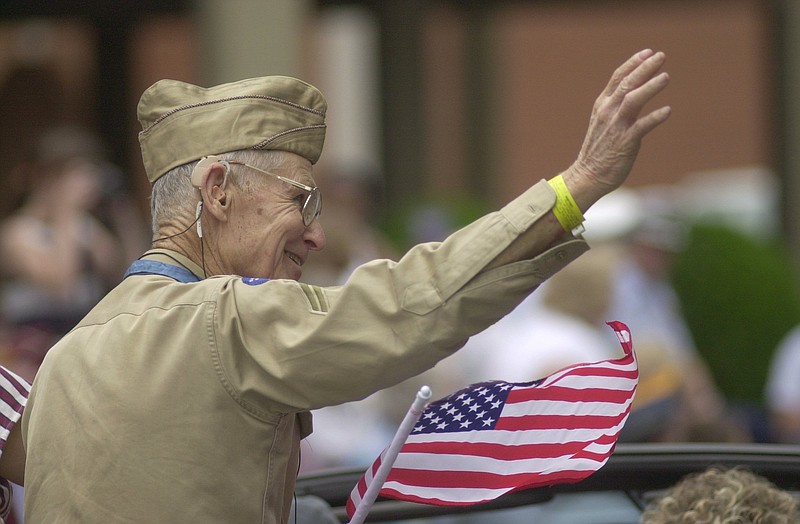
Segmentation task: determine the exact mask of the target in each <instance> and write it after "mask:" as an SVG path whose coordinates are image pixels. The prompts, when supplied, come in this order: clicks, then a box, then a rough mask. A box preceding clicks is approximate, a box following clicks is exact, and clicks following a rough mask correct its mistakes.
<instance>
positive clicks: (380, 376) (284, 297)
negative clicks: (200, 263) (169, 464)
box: [212, 182, 588, 411]
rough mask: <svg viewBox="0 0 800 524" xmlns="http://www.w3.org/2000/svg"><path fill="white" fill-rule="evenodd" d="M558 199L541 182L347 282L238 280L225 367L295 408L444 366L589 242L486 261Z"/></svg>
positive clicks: (224, 321) (251, 399)
mask: <svg viewBox="0 0 800 524" xmlns="http://www.w3.org/2000/svg"><path fill="white" fill-rule="evenodd" d="M554 202H555V196H554V194H553V192H552V190H551V189H550V187H549V185H548V184H547V183H546V182H541V183H539V184H537V185H535V186H533V187H532V188H531V189H529V190H528V191H527V192H525V193H524V194H523V195H521V196H520V197H518V198H517V199H515V200H514V201H512V202H511V203H510V204H508V205H507V206H505V207H504V208H503V209H501V210H500V211H497V212H494V213H490V214H488V215H486V216H484V217H483V218H481V219H479V220H477V221H476V222H474V223H472V224H470V225H468V226H467V227H465V228H463V229H461V230H459V231H457V232H455V233H453V234H452V235H451V236H449V237H448V238H447V239H445V240H444V241H443V242H435V243H427V244H420V245H418V246H415V247H414V248H412V249H411V250H409V252H408V253H407V254H406V255H405V256H404V257H403V258H402V259H400V260H399V261H398V262H393V261H389V260H376V261H373V262H369V263H367V264H364V265H362V266H360V267H359V268H357V269H356V270H355V271H354V272H353V274H352V276H351V278H350V279H349V280H348V281H347V283H346V284H345V285H343V286H339V287H328V288H322V287H317V286H311V285H308V284H302V283H298V282H295V281H291V280H272V281H267V282H265V283H262V284H259V285H250V284H248V283H247V282H246V281H245V280H244V279H230V280H228V281H227V283H226V285H224V286H223V287H222V289H221V291H220V295H219V299H218V307H217V311H216V314H215V316H214V325H213V326H212V329H213V330H214V332H215V337H214V339H215V340H216V346H217V347H216V352H217V358H218V360H219V366H218V368H219V370H218V372H219V373H221V375H222V379H223V380H224V381H225V382H226V384H227V387H229V388H230V389H231V390H232V391H234V395H235V396H236V397H238V398H237V401H239V402H242V403H246V404H247V405H248V408H249V409H253V408H254V407H255V408H258V409H264V408H266V409H269V410H270V411H295V410H298V409H316V408H320V407H324V406H330V405H336V404H340V403H343V402H348V401H352V400H358V399H361V398H364V397H366V396H368V395H370V394H372V393H374V392H376V391H378V390H380V389H383V388H386V387H389V386H392V385H394V384H396V383H398V382H400V381H402V380H405V379H407V378H409V377H412V376H414V375H416V374H419V373H421V372H423V371H425V370H427V369H429V368H431V367H433V366H434V365H435V364H436V363H437V362H438V361H440V360H441V359H443V358H445V357H447V356H448V355H450V354H452V353H453V352H455V351H456V350H458V349H459V348H460V347H461V346H463V345H464V343H465V342H466V340H467V339H468V338H469V337H470V336H472V335H474V334H476V333H478V332H480V331H482V330H484V329H485V328H486V327H488V326H489V325H491V324H493V323H494V322H496V321H497V320H499V319H500V318H502V317H503V316H504V315H506V314H507V313H508V312H510V311H511V310H512V309H514V307H516V306H517V305H518V304H519V303H520V302H521V301H522V300H523V299H524V298H525V297H526V296H528V295H529V294H530V293H531V292H532V291H533V290H534V289H536V287H537V286H538V285H539V284H541V283H542V282H543V281H544V280H546V279H547V278H548V277H550V276H551V275H553V274H554V273H556V272H557V271H558V270H559V269H561V268H562V267H564V266H565V265H566V264H568V263H569V262H570V261H572V260H574V259H575V258H577V257H578V256H579V255H580V254H581V253H583V252H584V251H586V250H587V249H588V246H587V245H586V243H585V242H584V241H583V240H581V239H575V238H572V237H566V238H565V239H563V240H562V241H560V242H558V243H556V244H555V245H553V246H551V247H550V248H549V249H547V250H546V251H545V252H543V253H541V254H540V255H538V256H536V257H535V258H533V259H529V260H521V261H518V262H514V263H512V264H508V265H505V266H500V267H496V268H493V269H491V270H487V269H486V267H487V265H488V264H489V263H490V262H491V261H492V260H493V259H494V258H495V257H496V256H497V255H498V254H499V253H500V252H502V251H503V250H504V249H505V248H506V247H507V246H508V245H510V244H511V243H512V242H514V241H515V239H517V237H518V236H519V235H520V234H521V233H522V232H523V231H525V230H526V229H528V228H529V227H530V226H531V225H532V224H533V223H534V222H536V221H537V220H538V219H540V218H541V217H542V216H543V215H544V214H546V213H547V212H548V211H549V210H550V209H551V207H552V206H553V204H554Z"/></svg>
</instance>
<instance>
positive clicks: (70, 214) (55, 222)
mask: <svg viewBox="0 0 800 524" xmlns="http://www.w3.org/2000/svg"><path fill="white" fill-rule="evenodd" d="M23 169H24V170H25V171H26V174H27V180H29V190H28V192H27V194H26V196H25V199H24V201H23V202H22V205H21V206H20V207H19V208H18V209H17V210H16V211H15V212H14V213H12V214H11V215H10V216H9V217H8V218H6V219H5V220H4V221H3V223H2V224H0V253H2V265H1V266H0V269H2V276H3V285H2V292H1V293H0V311H1V312H2V317H3V319H4V320H5V321H6V322H7V323H8V324H9V328H10V330H11V332H10V339H11V340H10V344H11V358H12V359H13V362H11V363H10V364H11V365H12V366H13V367H14V368H15V369H17V370H19V373H20V374H21V375H22V376H23V377H25V378H27V379H28V380H31V379H32V378H33V374H34V373H35V371H36V369H37V368H38V365H39V363H40V362H41V359H42V358H43V357H44V354H45V352H46V351H47V349H48V348H49V347H50V346H51V345H52V344H53V342H55V340H56V339H57V338H58V337H60V336H61V335H63V334H64V333H66V332H67V331H68V330H69V329H71V328H72V326H73V325H74V324H75V323H76V322H77V321H78V320H80V319H81V318H82V317H83V316H84V315H85V314H86V312H87V311H88V310H89V309H90V308H91V307H92V306H93V305H94V304H95V303H96V302H97V300H98V299H99V298H100V297H102V296H103V294H104V293H106V292H107V290H108V289H109V288H110V287H111V286H112V285H114V284H115V283H116V282H118V281H119V280H120V279H121V277H122V273H123V271H124V270H125V267H126V265H127V263H128V262H129V255H127V253H128V252H133V250H134V249H136V251H135V252H137V253H138V252H141V248H142V245H146V242H147V240H148V239H147V238H146V237H145V236H142V232H143V231H145V229H144V227H145V224H143V223H142V221H141V220H140V219H138V218H137V217H136V216H135V215H134V214H132V209H131V208H125V207H124V206H120V202H121V200H120V198H119V196H118V195H119V194H120V193H119V191H118V190H115V191H113V192H110V191H109V189H110V188H113V187H114V185H115V184H118V177H119V176H120V175H119V173H118V172H117V171H115V170H113V169H111V168H110V165H109V164H108V163H106V162H105V161H104V160H103V151H102V147H101V145H100V142H99V140H98V139H97V138H96V137H95V136H93V135H92V134H90V133H87V132H85V131H83V130H82V129H73V128H57V129H53V130H51V131H49V132H48V133H46V134H45V135H44V136H43V137H42V139H41V140H40V142H39V144H38V147H37V150H36V154H35V157H34V160H33V161H32V162H30V163H29V164H26V165H24V167H23ZM112 195H113V198H111V197H112ZM120 212H122V216H120V214H119V213H120ZM100 216H102V217H103V219H104V220H109V221H110V222H109V225H106V224H104V222H103V221H102V220H101V219H100ZM111 227H115V228H117V229H114V230H112V229H111ZM134 244H135V245H134Z"/></svg>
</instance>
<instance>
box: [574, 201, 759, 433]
mask: <svg viewBox="0 0 800 524" xmlns="http://www.w3.org/2000/svg"><path fill="white" fill-rule="evenodd" d="M632 195H633V198H636V199H638V205H636V206H635V207H631V210H633V211H634V215H633V216H632V218H631V220H630V222H629V224H630V230H629V231H627V232H623V234H622V235H620V237H621V238H620V240H621V242H622V244H623V245H624V246H625V255H624V256H623V257H621V258H620V263H619V265H618V267H617V269H616V271H615V273H614V286H613V292H612V301H611V307H610V311H609V315H610V316H611V318H613V319H618V320H622V321H623V322H625V323H626V324H628V327H630V329H631V333H632V334H633V337H634V341H635V347H636V348H637V349H638V350H639V351H647V352H648V353H653V354H659V353H660V354H662V355H663V356H664V357H666V358H667V359H668V360H669V362H670V363H671V365H672V366H675V367H676V368H677V370H678V371H677V372H678V373H679V375H680V381H681V384H682V386H681V391H682V395H681V399H680V409H679V410H677V411H675V412H674V413H673V416H671V417H669V419H670V422H669V424H667V425H665V429H666V431H665V432H663V433H661V434H660V435H659V436H657V437H656V436H653V437H652V438H657V439H660V440H671V441H743V440H751V439H752V437H751V435H750V434H749V431H748V429H747V428H746V424H745V423H744V422H740V421H738V420H736V418H735V417H734V416H733V415H732V414H731V413H730V409H729V407H728V405H727V402H726V399H725V398H724V397H723V396H722V394H721V393H720V391H719V389H718V388H717V386H716V384H715V383H714V380H713V377H712V375H711V373H710V371H709V369H708V366H707V365H706V363H705V362H704V361H703V359H702V357H701V355H700V353H699V352H698V350H697V348H696V346H695V343H694V340H693V338H692V335H691V333H690V331H689V328H688V326H687V324H686V320H685V318H684V316H683V313H682V311H681V306H680V302H679V299H678V296H677V294H676V292H675V290H674V288H673V286H672V281H671V277H672V269H673V263H674V261H675V258H676V256H677V255H678V254H679V253H680V252H681V250H682V249H683V247H684V245H685V241H686V227H685V225H684V224H683V222H682V220H681V217H680V216H678V215H677V213H676V211H675V201H674V195H673V194H672V193H671V192H670V191H669V190H668V189H667V188H650V190H649V191H648V190H641V191H640V192H639V193H638V194H635V193H632ZM587 220H589V218H587ZM630 430H633V428H630Z"/></svg>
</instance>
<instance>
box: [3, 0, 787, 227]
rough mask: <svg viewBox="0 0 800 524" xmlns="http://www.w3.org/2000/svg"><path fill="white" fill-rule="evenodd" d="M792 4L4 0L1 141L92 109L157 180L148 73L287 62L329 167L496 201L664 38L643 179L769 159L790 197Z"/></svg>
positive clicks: (566, 157)
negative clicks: (658, 112)
mask: <svg viewBox="0 0 800 524" xmlns="http://www.w3.org/2000/svg"><path fill="white" fill-rule="evenodd" d="M795 4H796V3H795V2H791V1H785V0H784V1H767V2H765V1H763V0H693V1H688V0H659V1H654V0H653V1H651V0H636V1H633V0H631V1H623V2H619V1H616V2H610V1H602V0H601V1H592V2H587V1H582V0H560V1H554V0H549V1H543V0H529V1H522V0H514V1H510V0H494V1H491V2H489V1H484V0H449V1H448V0H403V1H374V0H360V1H359V0H224V1H223V0H195V1H191V0H146V1H145V0H137V1H128V0H115V1H113V2H111V1H107V0H88V1H85V2H70V1H63V0H48V1H44V0H41V1H40V0H6V1H4V2H3V3H2V5H0V89H2V97H3V98H2V106H1V107H0V111H2V116H3V126H2V135H0V159H2V161H3V162H4V165H7V163H8V162H9V161H11V162H13V159H14V158H15V157H19V155H21V154H24V153H25V148H26V147H28V146H29V144H30V143H31V142H32V141H33V140H34V137H35V136H36V134H37V133H38V132H39V130H40V129H41V128H42V127H44V126H47V125H50V124H51V123H52V122H54V121H70V122H72V121H78V122H79V123H81V124H86V125H89V126H92V127H94V128H96V129H97V130H98V131H99V132H100V134H101V135H102V136H103V137H104V138H105V139H106V140H107V142H108V145H109V147H110V148H111V152H112V156H113V159H114V161H115V162H117V163H118V164H120V165H122V166H123V167H125V170H126V172H127V173H128V174H129V181H130V184H131V186H132V187H133V188H135V190H136V191H138V192H139V193H141V194H142V195H146V194H147V191H148V188H147V183H146V180H145V178H144V176H142V167H141V165H140V161H139V158H138V145H137V142H136V132H137V130H138V125H137V122H136V116H135V108H136V102H137V100H138V96H139V95H140V93H141V92H142V91H143V90H144V89H145V88H146V87H147V86H148V85H150V84H151V83H152V82H154V81H155V80H157V79H159V78H162V77H172V78H177V79H181V80H187V81H192V82H197V83H200V84H213V83H218V82H223V81H228V80H234V79H238V78H242V77H247V76H258V75H265V74H289V75H295V76H300V77H302V78H305V79H308V80H309V81H311V82H312V83H315V84H317V85H318V86H319V87H320V88H321V89H322V90H323V91H324V92H325V93H326V95H327V96H328V98H329V101H330V114H329V129H330V131H329V140H328V143H327V145H326V152H325V155H324V156H323V160H322V162H321V164H320V169H319V171H320V172H324V171H325V170H326V169H327V168H331V169H333V167H334V166H335V167H336V168H337V169H338V168H339V167H341V166H347V167H348V169H354V168H359V169H360V170H361V171H363V172H365V173H367V172H371V173H377V176H380V177H382V180H383V182H384V187H385V192H386V197H387V203H388V205H389V206H390V207H391V208H392V209H400V208H401V207H402V206H403V205H405V204H407V203H408V202H409V201H419V200H420V199H421V198H423V197H424V198H430V199H438V198H464V199H467V200H472V199H474V200H478V201H480V202H481V203H486V204H487V205H490V206H495V205H497V204H499V203H503V202H505V201H506V200H508V199H509V198H511V197H512V196H513V195H515V194H516V193H517V192H519V191H520V190H521V189H522V188H524V187H526V186H527V185H528V184H529V183H530V181H531V180H533V179H535V178H539V177H546V176H550V175H552V174H553V173H556V172H558V171H559V170H560V169H562V168H564V167H565V166H566V165H568V164H569V163H570V162H571V161H572V159H573V157H574V155H575V154H576V152H577V149H578V148H579V146H580V143H581V140H582V133H583V132H584V130H585V127H586V121H587V118H588V114H589V111H590V109H591V104H592V102H593V100H594V97H595V96H596V95H597V94H598V93H599V91H600V90H601V89H602V87H603V85H604V83H605V81H606V79H607V78H608V77H609V74H610V71H611V70H612V69H613V68H614V67H615V66H616V65H617V64H619V63H620V62H621V61H622V60H624V59H625V58H626V57H627V56H629V55H630V54H631V53H632V52H634V51H635V50H638V49H640V48H643V47H653V48H657V49H662V50H664V51H666V53H667V54H668V57H669V66H668V67H669V71H670V73H671V74H672V77H673V82H672V85H671V86H670V89H669V91H668V93H667V94H666V95H665V96H664V97H663V98H662V99H661V101H666V102H669V103H670V104H672V105H673V107H674V108H675V111H674V115H673V118H672V119H671V121H670V124H669V127H665V128H664V129H661V130H659V131H658V132H657V133H656V135H654V137H653V138H652V139H651V140H649V141H648V144H647V147H646V148H644V151H643V152H642V155H641V157H640V159H639V161H638V163H637V166H636V171H635V174H634V176H633V177H632V178H631V180H630V184H631V185H647V184H653V183H673V182H678V181H680V180H681V179H682V178H684V177H686V176H687V175H690V174H692V173H695V172H698V171H707V170H720V169H729V168H735V169H739V168H742V167H746V168H755V169H758V170H766V171H768V172H772V173H774V174H775V175H776V176H777V177H778V179H779V180H780V182H781V184H782V185H783V187H784V188H786V189H789V190H790V192H789V193H787V194H786V195H785V196H786V198H787V199H791V198H792V194H791V192H793V191H794V185H793V184H791V182H790V179H791V178H792V177H791V176H790V173H791V171H792V170H793V169H792V168H793V166H794V164H795V163H796V162H797V161H796V160H795V159H794V158H793V153H792V150H793V149H794V148H793V147H791V141H792V137H793V136H794V133H795V131H794V127H795V125H796V124H793V121H794V119H793V118H792V115H793V113H794V112H796V111H797V110H796V109H795V108H794V107H793V105H794V104H796V102H794V99H796V97H794V96H792V95H793V91H794V86H795V85H796V80H795V75H796V74H797V73H796V72H795V71H796V69H797V67H796V66H793V64H794V62H796V60H794V57H795V55H796V53H797V51H795V49H794V39H796V38H797V37H796V36H795V34H794V33H795V32H793V28H794V26H796V25H797V24H798V21H797V19H798V18H800V15H798V11H800V9H798V8H797V7H796V6H795ZM793 207H796V206H786V208H787V209H786V210H785V211H784V214H785V215H781V218H792V217H793V215H791V211H790V208H793ZM792 222H798V223H800V219H798V220H794V221H792ZM785 226H786V229H787V231H788V232H789V233H790V234H791V236H790V238H791V239H792V240H793V238H794V236H796V234H795V232H794V228H793V227H790V225H789V223H788V222H787V223H786V224H785ZM793 242H795V241H794V240H793Z"/></svg>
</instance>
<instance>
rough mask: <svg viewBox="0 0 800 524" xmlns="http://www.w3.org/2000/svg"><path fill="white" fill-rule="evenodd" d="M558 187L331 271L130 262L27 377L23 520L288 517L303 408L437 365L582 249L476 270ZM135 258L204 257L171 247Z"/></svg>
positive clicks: (306, 417)
mask: <svg viewBox="0 0 800 524" xmlns="http://www.w3.org/2000/svg"><path fill="white" fill-rule="evenodd" d="M554 198H555V197H554V194H553V192H552V190H551V189H550V187H549V186H548V185H547V184H546V183H544V182H543V183H540V184H537V185H536V186H535V187H534V188H531V189H530V190H528V191H527V192H526V193H525V194H523V195H522V196H521V197H519V198H518V199H516V200H515V201H513V202H512V203H510V204H508V205H507V206H505V207H504V208H503V209H502V210H501V211H499V212H495V213H492V214H489V215H487V216H486V217H484V218H482V219H480V220H478V221H477V222H476V223H474V224H472V225H470V226H468V227H466V228H465V229H463V230H461V231H459V232H457V233H455V234H453V235H452V236H450V237H449V238H448V239H447V240H446V241H444V242H441V243H431V244H424V245H420V246H417V247H415V248H413V249H412V250H410V251H409V253H408V254H407V255H406V256H404V257H403V258H402V259H401V260H400V261H399V262H392V261H386V260H380V261H374V262H371V263H368V264H366V265H364V266H362V267H360V268H358V269H357V270H356V271H355V273H354V274H353V275H352V278H351V279H350V280H349V281H348V283H347V284H346V285H344V286H341V287H330V288H320V287H315V286H310V285H306V284H301V283H298V282H296V281H293V280H270V281H266V282H262V281H260V280H254V279H245V278H241V277H238V276H221V277H213V278H208V279H205V280H202V281H198V282H193V283H181V282H179V281H176V280H175V279H174V278H171V277H169V276H164V275H160V274H138V275H132V276H128V277H127V278H126V279H125V280H123V281H122V283H121V284H120V285H119V286H117V287H116V288H115V289H114V290H113V291H111V292H110V293H109V294H108V295H107V297H106V298H104V299H103V300H102V301H101V302H100V303H99V304H98V305H97V307H96V308H95V309H94V310H93V311H91V312H90V314H89V315H88V316H87V317H86V318H85V319H83V320H82V321H81V322H80V324H79V325H78V326H77V327H76V328H75V329H73V330H72V331H71V332H70V333H69V334H68V335H67V336H65V337H64V338H63V339H62V340H61V341H60V342H59V343H58V344H56V345H55V346H54V347H53V348H52V350H51V351H50V352H49V353H48V354H47V356H46V358H45V361H44V363H43V365H42V367H41V369H40V372H39V374H38V375H37V377H36V380H35V382H34V385H33V390H32V392H31V395H30V400H29V402H28V408H27V409H26V411H25V414H24V421H23V433H24V439H25V442H26V446H27V453H28V459H27V460H28V462H27V468H28V469H27V472H26V483H25V512H26V521H27V523H28V524H40V523H47V524H54V523H59V522H70V523H72V522H74V523H81V524H90V523H98V524H113V523H123V522H125V523H134V522H135V523H144V522H147V523H156V522H158V523H170V524H176V523H184V522H185V523H192V524H200V523H213V524H219V523H221V522H230V523H235V524H246V523H267V524H274V523H278V522H285V520H286V518H287V516H288V514H289V508H290V504H291V497H292V492H293V489H294V478H295V475H296V472H297V468H298V449H299V443H300V440H301V439H302V438H303V437H305V436H306V435H308V433H309V432H310V431H311V416H310V414H309V410H312V409H315V408H320V407H323V406H330V405H335V404H339V403H342V402H347V401H352V400H356V399H361V398H364V397H366V396H367V395H369V394H371V393H373V392H375V391H377V390H379V389H382V388H385V387H388V386H391V385H394V384H395V383H398V382H400V381H402V380H404V379H406V378H409V377H411V376H413V375H415V374H418V373H420V372H422V371H424V370H426V369H429V368H430V367H432V366H434V365H435V364H436V362H438V361H439V360H441V359H443V358H445V357H447V356H448V355H450V354H451V353H453V352H454V351H456V350H457V349H458V348H460V347H461V346H462V345H463V344H464V342H465V341H466V339H467V338H468V337H469V336H471V335H472V334H474V333H476V332H478V331H481V330H482V329H484V328H485V327H487V326H488V325H489V324H491V323H493V322H495V321H496V320H498V319H499V318H500V317H502V316H503V315H504V314H506V313H507V312H509V311H510V310H511V309H512V308H513V307H515V306H516V305H517V304H518V303H519V302H520V301H521V300H522V299H523V298H524V297H525V296H526V295H528V294H529V292H530V291H531V290H532V289H534V288H535V287H536V286H537V285H538V284H540V283H541V282H542V281H543V280H544V279H546V278H547V277H549V276H550V275H552V274H553V273H554V272H556V271H557V270H558V269H560V268H561V267H563V266H564V265H565V264H567V263H568V262H569V261H571V260H572V259H574V258H575V257H577V256H578V255H579V254H580V253H582V252H583V251H584V250H585V249H587V247H586V244H585V243H584V242H583V241H582V240H576V239H567V240H565V241H563V242H562V243H560V244H558V245H556V246H555V247H553V248H551V249H550V250H548V251H547V252H545V253H543V254H542V255H540V256H538V257H537V258H535V259H533V260H526V261H520V262H516V263H513V264H510V265H507V266H503V267H499V268H496V269H493V270H490V271H485V270H484V268H485V267H486V266H487V264H488V263H489V262H490V261H491V260H492V259H494V258H495V257H496V256H497V255H498V254H499V253H500V252H501V251H502V250H503V249H504V248H505V247H507V246H508V245H509V244H510V243H511V242H512V241H514V240H515V239H516V238H517V237H518V235H519V234H520V233H521V232H523V231H524V230H526V229H527V228H528V227H529V226H530V225H531V224H532V223H533V222H534V221H535V220H537V219H538V218H540V217H541V216H542V215H543V214H544V213H545V212H546V211H547V210H549V209H550V208H551V207H552V205H553V203H554ZM143 258H144V259H145V260H149V261H153V262H158V263H162V264H164V265H165V266H169V267H172V268H178V270H180V271H184V272H185V270H187V269H188V270H189V271H191V272H192V273H194V274H195V275H200V274H202V271H201V269H200V268H199V267H197V265H196V264H194V263H192V262H191V261H189V260H188V259H186V258H185V257H183V256H181V255H179V254H178V253H175V252H170V251H165V250H158V249H156V250H152V251H150V252H148V253H147V254H145V256H144V257H143ZM353 445H358V442H357V438H356V439H355V440H354V443H353Z"/></svg>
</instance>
